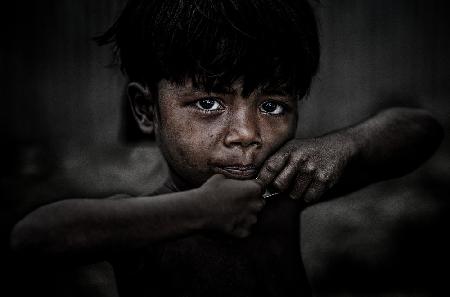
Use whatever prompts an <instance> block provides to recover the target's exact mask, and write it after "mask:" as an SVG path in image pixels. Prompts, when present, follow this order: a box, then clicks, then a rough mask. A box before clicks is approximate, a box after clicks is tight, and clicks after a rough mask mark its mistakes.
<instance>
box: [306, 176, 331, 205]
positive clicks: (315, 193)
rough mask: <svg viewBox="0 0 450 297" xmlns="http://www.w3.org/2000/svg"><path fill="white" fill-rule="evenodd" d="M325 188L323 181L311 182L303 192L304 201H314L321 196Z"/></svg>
mask: <svg viewBox="0 0 450 297" xmlns="http://www.w3.org/2000/svg"><path fill="white" fill-rule="evenodd" d="M326 190H327V186H326V184H325V183H323V182H320V181H314V182H311V184H310V186H309V187H308V189H307V191H306V192H305V194H304V197H303V199H304V201H305V202H306V203H313V202H316V201H318V200H319V198H320V197H322V196H323V194H324V193H325V191H326Z"/></svg>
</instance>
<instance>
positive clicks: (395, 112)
mask: <svg viewBox="0 0 450 297" xmlns="http://www.w3.org/2000/svg"><path fill="white" fill-rule="evenodd" d="M385 112H386V113H388V114H389V115H388V116H391V117H393V118H396V119H405V121H403V122H404V123H405V124H406V125H408V127H409V129H411V130H413V131H414V135H415V136H416V137H417V138H416V139H417V145H418V148H422V149H423V151H424V157H426V158H427V157H430V156H431V155H432V154H433V153H434V152H435V151H436V150H437V148H438V147H439V146H440V144H441V143H442V140H443V139H444V128H443V126H442V125H441V123H440V122H439V121H438V120H437V119H436V117H434V116H433V114H432V113H431V112H430V111H428V110H426V109H423V108H412V107H393V108H390V109H388V110H387V111H385ZM394 122H395V121H394Z"/></svg>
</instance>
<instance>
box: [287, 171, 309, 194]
mask: <svg viewBox="0 0 450 297" xmlns="http://www.w3.org/2000/svg"><path fill="white" fill-rule="evenodd" d="M311 181H312V175H311V174H306V173H299V174H298V175H297V178H296V181H295V184H294V187H293V188H292V190H291V192H290V193H289V197H291V198H292V199H294V200H298V199H300V198H301V197H302V196H303V193H304V192H305V191H306V189H307V188H308V187H309V185H310V183H311Z"/></svg>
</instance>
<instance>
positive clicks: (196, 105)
mask: <svg viewBox="0 0 450 297" xmlns="http://www.w3.org/2000/svg"><path fill="white" fill-rule="evenodd" d="M207 100H209V101H214V103H213V106H212V107H214V105H215V104H217V105H218V108H216V109H214V110H209V109H205V108H202V107H201V106H200V103H201V102H202V101H207ZM266 103H272V104H275V105H276V106H277V107H276V108H279V107H280V108H282V111H280V112H279V113H272V112H267V111H264V110H263V109H262V106H263V105H264V104H266ZM189 105H191V106H192V107H193V108H195V109H197V110H198V111H200V112H203V113H216V112H220V111H222V110H224V109H225V107H224V105H223V104H222V103H221V100H220V99H219V98H215V97H206V98H201V99H198V100H195V101H194V102H192V103H190V104H189ZM258 110H259V111H261V112H262V113H263V114H267V115H270V116H275V117H278V116H283V115H284V114H286V112H287V111H288V110H289V106H288V105H287V104H285V103H283V102H280V101H277V100H273V99H269V100H266V101H264V102H262V103H261V104H259V106H258Z"/></svg>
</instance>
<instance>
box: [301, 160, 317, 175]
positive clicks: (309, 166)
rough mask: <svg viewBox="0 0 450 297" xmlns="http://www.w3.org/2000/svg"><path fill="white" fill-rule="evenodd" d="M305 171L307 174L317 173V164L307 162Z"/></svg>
mask: <svg viewBox="0 0 450 297" xmlns="http://www.w3.org/2000/svg"><path fill="white" fill-rule="evenodd" d="M304 170H305V172H307V173H313V172H315V171H316V164H314V162H311V161H310V162H306V164H305V168H304Z"/></svg>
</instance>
